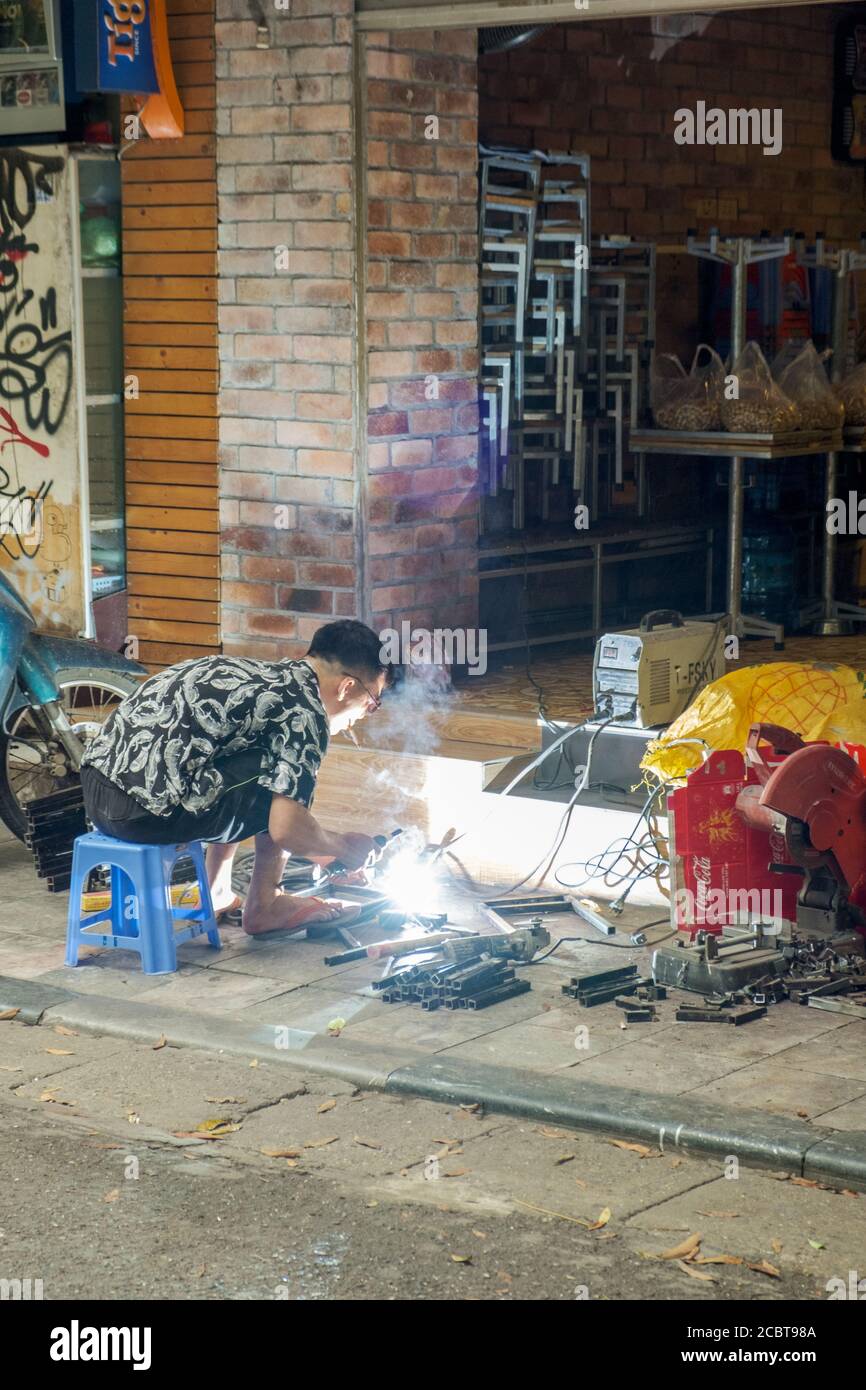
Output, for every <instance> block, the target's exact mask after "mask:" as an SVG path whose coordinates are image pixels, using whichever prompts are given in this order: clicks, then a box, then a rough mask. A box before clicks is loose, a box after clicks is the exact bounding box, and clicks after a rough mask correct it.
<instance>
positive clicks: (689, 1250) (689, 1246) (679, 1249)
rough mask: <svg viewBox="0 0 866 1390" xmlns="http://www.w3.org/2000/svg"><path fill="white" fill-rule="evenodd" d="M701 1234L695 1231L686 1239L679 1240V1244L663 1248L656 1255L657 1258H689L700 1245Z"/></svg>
mask: <svg viewBox="0 0 866 1390" xmlns="http://www.w3.org/2000/svg"><path fill="white" fill-rule="evenodd" d="M702 1239H703V1236H702V1235H701V1233H700V1231H695V1232H694V1233H693V1234H692V1235H690V1236H689V1237H688V1238H687V1239H686V1240H683V1241H680V1243H679V1245H674V1246H673V1247H672V1248H671V1249H670V1250H663V1251H662V1252H661V1254H660V1255H656V1257H655V1258H656V1259H657V1260H687V1259H690V1258H691V1257H692V1256H693V1255H695V1254H696V1253H697V1251H698V1250H699V1249H700V1247H701V1241H702Z"/></svg>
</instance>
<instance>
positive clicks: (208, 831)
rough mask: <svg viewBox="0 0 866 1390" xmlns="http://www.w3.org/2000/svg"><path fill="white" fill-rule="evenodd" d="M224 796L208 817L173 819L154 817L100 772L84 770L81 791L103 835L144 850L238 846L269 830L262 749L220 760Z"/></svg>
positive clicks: (178, 815) (182, 813)
mask: <svg viewBox="0 0 866 1390" xmlns="http://www.w3.org/2000/svg"><path fill="white" fill-rule="evenodd" d="M214 766H215V767H216V768H217V770H218V771H219V772H220V773H221V774H222V777H223V779H224V783H225V786H224V790H223V792H222V795H221V796H220V797H219V798H218V799H217V800H216V801H215V802H214V803H213V805H212V806H208V808H207V810H205V811H197V812H192V811H186V810H184V808H183V807H182V806H179V807H178V808H177V809H176V810H174V811H172V812H171V814H170V815H168V816H155V815H154V814H153V813H152V812H151V811H146V810H145V809H144V807H143V806H141V805H139V803H138V802H137V801H136V800H135V799H134V798H133V797H131V796H127V794H126V792H124V791H121V789H120V788H119V787H116V786H115V785H114V783H113V782H109V781H108V779H107V778H106V777H103V775H102V773H101V772H97V771H96V769H95V768H92V767H88V766H87V764H85V765H84V767H83V768H82V769H81V789H82V792H83V793H84V806H85V809H86V811H87V815H88V818H89V819H90V820H91V821H92V822H93V825H94V826H95V827H96V829H97V830H99V831H101V832H102V834H103V835H111V836H112V837H113V838H114V839H115V840H127V841H130V842H132V843H133V844H140V845H177V844H186V843H187V842H188V841H190V840H204V841H206V842H214V843H217V844H236V843H237V842H238V841H239V840H246V839H247V838H248V836H250V835H260V834H261V833H262V832H263V831H265V830H267V828H268V818H269V816H270V813H271V801H272V799H273V792H271V791H268V789H267V787H263V786H261V785H260V784H259V782H258V781H257V778H258V776H259V774H260V773H261V770H262V754H261V750H259V749H247V750H245V751H244V752H242V753H233V754H231V755H230V756H229V757H227V758H221V759H217V760H216V761H215V763H214Z"/></svg>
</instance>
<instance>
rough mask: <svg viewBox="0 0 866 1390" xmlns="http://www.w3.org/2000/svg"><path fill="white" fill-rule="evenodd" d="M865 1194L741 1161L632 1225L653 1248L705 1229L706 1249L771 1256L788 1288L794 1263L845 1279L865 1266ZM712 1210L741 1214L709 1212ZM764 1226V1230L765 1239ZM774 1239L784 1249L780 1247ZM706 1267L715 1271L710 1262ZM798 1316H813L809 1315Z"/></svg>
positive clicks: (758, 1277) (758, 1286)
mask: <svg viewBox="0 0 866 1390" xmlns="http://www.w3.org/2000/svg"><path fill="white" fill-rule="evenodd" d="M863 1201H864V1198H863V1196H862V1195H861V1196H860V1197H849V1196H845V1195H844V1194H840V1193H836V1192H822V1191H820V1190H817V1189H815V1188H808V1187H799V1186H798V1185H797V1184H796V1183H792V1182H773V1181H768V1179H767V1175H766V1174H765V1173H759V1172H756V1171H755V1170H754V1169H749V1168H746V1167H744V1166H743V1165H742V1164H741V1165H740V1167H739V1171H738V1175H737V1177H736V1178H735V1179H734V1178H730V1179H729V1178H725V1177H721V1176H720V1177H719V1179H718V1181H717V1182H714V1183H710V1184H708V1185H707V1186H704V1187H699V1188H697V1189H696V1190H695V1191H692V1192H683V1193H681V1194H679V1195H676V1194H675V1195H673V1196H671V1197H670V1198H669V1199H668V1200H666V1201H661V1202H659V1203H658V1204H657V1205H653V1206H652V1208H651V1209H650V1210H648V1211H641V1212H638V1213H637V1214H636V1215H635V1216H634V1217H632V1218H631V1219H630V1220H629V1223H628V1225H629V1230H631V1231H635V1232H640V1233H641V1234H643V1233H644V1232H646V1239H645V1240H643V1239H642V1240H640V1241H638V1242H637V1247H638V1248H639V1249H645V1250H647V1251H650V1252H653V1253H657V1252H659V1251H662V1250H665V1249H670V1247H671V1246H673V1245H676V1244H677V1234H676V1233H677V1232H678V1231H682V1233H683V1235H687V1234H690V1233H691V1232H693V1231H699V1232H700V1233H701V1235H702V1237H703V1240H702V1243H701V1251H702V1253H704V1254H706V1253H713V1254H716V1253H719V1254H728V1255H742V1256H745V1258H746V1259H748V1260H752V1261H755V1262H759V1261H760V1260H762V1259H763V1260H769V1262H770V1264H772V1265H774V1266H775V1267H776V1268H777V1269H778V1270H779V1271H780V1273H781V1275H782V1288H783V1289H784V1280H785V1278H786V1275H787V1273H788V1271H789V1270H791V1271H792V1272H793V1271H794V1270H805V1271H806V1272H807V1273H812V1274H814V1275H815V1276H816V1277H819V1278H820V1279H822V1280H826V1279H827V1278H829V1277H831V1276H834V1275H835V1276H839V1277H842V1278H844V1279H846V1280H847V1276H848V1270H849V1269H856V1268H857V1267H858V1265H859V1267H860V1269H861V1270H862V1268H863V1223H862V1217H861V1215H860V1209H861V1208H862V1206H863ZM707 1212H735V1213H736V1215H735V1216H715V1215H710V1216H707V1214H706V1213H707ZM840 1214H841V1216H842V1218H843V1219H842V1220H840ZM831 1231H832V1233H833V1235H832V1239H830V1236H829V1232H831ZM759 1232H761V1233H764V1238H763V1239H762V1238H761V1235H759V1234H758V1233H759ZM774 1240H775V1241H776V1244H777V1245H778V1246H781V1249H777V1248H775V1247H774V1245H773V1241H774ZM810 1240H814V1241H816V1242H817V1243H818V1244H823V1245H824V1249H823V1250H816V1249H815V1248H814V1246H811V1245H810V1244H809V1241H810ZM707 1269H708V1272H709V1273H713V1267H712V1266H711V1265H710V1266H708V1267H707ZM751 1277H753V1278H754V1281H755V1291H754V1297H755V1298H759V1297H761V1296H762V1289H763V1286H764V1284H765V1283H766V1276H765V1275H762V1274H758V1273H755V1274H754V1275H753V1276H751ZM688 1282H690V1281H689V1280H688V1276H684V1277H683V1285H684V1288H683V1295H682V1296H683V1298H690V1297H691V1296H692V1295H691V1294H690V1293H689V1292H688V1291H687V1289H686V1288H685V1285H686V1284H687V1283H688ZM791 1321H792V1322H793V1321H794V1319H793V1318H792V1320H791ZM800 1321H802V1322H805V1323H806V1324H808V1318H806V1319H802V1320H800ZM806 1345H807V1346H808V1345H809V1343H806Z"/></svg>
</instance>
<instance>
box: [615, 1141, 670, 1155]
mask: <svg viewBox="0 0 866 1390" xmlns="http://www.w3.org/2000/svg"><path fill="white" fill-rule="evenodd" d="M607 1142H608V1143H609V1144H613V1146H614V1148H615V1149H628V1151H629V1153H633V1154H640V1156H641V1158H649V1156H650V1154H652V1153H658V1150H657V1149H651V1148H650V1147H649V1145H647V1144H630V1143H628V1141H627V1140H625V1139H608V1141H607Z"/></svg>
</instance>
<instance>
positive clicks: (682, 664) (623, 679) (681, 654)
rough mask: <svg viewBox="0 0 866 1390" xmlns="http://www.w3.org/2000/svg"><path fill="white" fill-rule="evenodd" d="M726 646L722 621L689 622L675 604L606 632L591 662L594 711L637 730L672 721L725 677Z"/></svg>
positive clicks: (597, 644) (600, 715)
mask: <svg viewBox="0 0 866 1390" xmlns="http://www.w3.org/2000/svg"><path fill="white" fill-rule="evenodd" d="M724 648H725V631H724V627H723V625H722V624H721V623H702V622H693V621H688V622H687V621H685V620H684V619H683V617H682V614H680V613H677V612H676V610H675V609H673V608H658V609H655V610H654V611H653V612H652V613H647V614H646V615H645V617H643V618H642V619H641V622H640V627H637V628H627V629H626V630H625V631H623V632H608V633H606V634H605V635H604V637H600V638H599V639H598V642H597V643H596V648H595V657H594V659H593V663H592V690H593V702H594V706H595V712H596V714H597V715H598V716H599V717H600V718H610V716H611V715H614V716H616V717H617V720H618V722H620V723H622V724H625V725H631V726H632V727H634V728H638V729H651V728H656V727H658V726H659V725H662V724H670V723H671V722H672V721H673V720H674V719H676V718H677V716H678V715H680V714H682V712H683V710H684V709H685V708H686V706H687V705H688V704H690V703H691V700H692V698H693V697H694V695H695V693H696V692H697V691H698V690H700V688H701V686H704V685H709V683H710V682H711V681H714V680H718V679H719V677H720V676H722V675H724V655H725V652H724Z"/></svg>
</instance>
